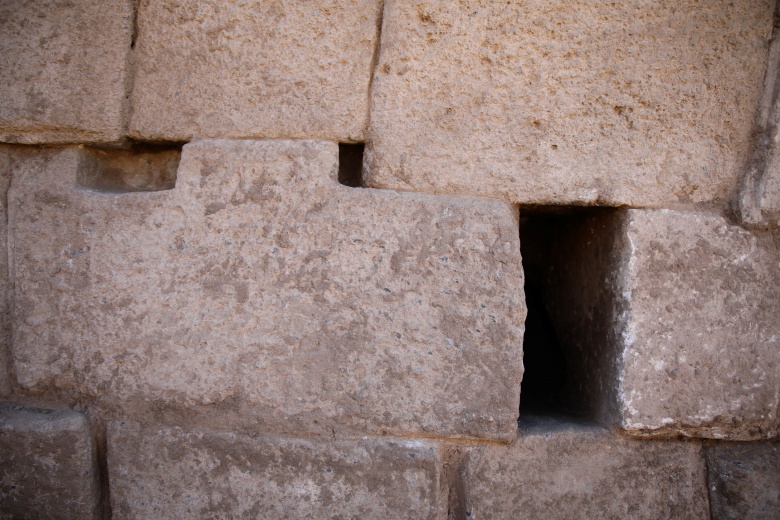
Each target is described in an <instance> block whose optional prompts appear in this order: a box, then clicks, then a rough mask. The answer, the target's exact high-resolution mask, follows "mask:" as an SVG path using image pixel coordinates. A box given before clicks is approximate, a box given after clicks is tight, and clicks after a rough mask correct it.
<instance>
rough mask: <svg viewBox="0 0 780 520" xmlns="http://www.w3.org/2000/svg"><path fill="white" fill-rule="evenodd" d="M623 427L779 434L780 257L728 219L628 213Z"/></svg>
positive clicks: (743, 436)
mask: <svg viewBox="0 0 780 520" xmlns="http://www.w3.org/2000/svg"><path fill="white" fill-rule="evenodd" d="M626 218H627V222H626V231H625V232H626V236H627V239H628V244H629V246H628V249H627V250H626V251H625V256H624V260H623V269H624V275H623V276H624V283H625V285H624V287H623V296H624V298H625V301H626V302H627V307H626V313H625V315H624V316H621V317H620V318H621V319H622V320H624V321H623V342H622V347H621V350H619V351H618V353H617V357H618V359H619V360H620V361H619V363H620V364H621V372H620V378H619V379H620V388H619V392H618V400H619V403H618V404H619V408H620V410H621V412H620V413H621V418H620V426H621V427H623V428H625V429H626V430H630V431H636V432H638V433H639V432H642V431H656V432H679V433H682V434H685V435H701V436H705V437H714V438H729V439H734V440H748V439H757V438H762V437H771V436H773V435H776V433H777V431H778V416H777V413H778V406H779V405H780V403H779V402H778V399H780V391H779V389H780V323H778V320H777V317H778V316H780V260H779V259H778V249H777V245H776V243H775V242H773V241H772V237H771V235H766V234H764V235H761V234H755V235H754V234H751V233H749V232H747V231H745V230H744V229H742V228H740V227H738V226H734V225H730V224H728V223H727V222H726V221H725V220H724V219H723V218H721V217H718V216H714V215H708V214H702V213H685V212H679V211H670V210H660V211H652V210H630V211H628V212H627V213H626Z"/></svg>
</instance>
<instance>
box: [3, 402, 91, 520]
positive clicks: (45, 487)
mask: <svg viewBox="0 0 780 520" xmlns="http://www.w3.org/2000/svg"><path fill="white" fill-rule="evenodd" d="M99 513H100V510H99V500H98V483H97V466H96V462H95V450H94V446H93V443H92V437H91V436H90V433H89V425H88V423H87V419H86V417H84V416H83V415H82V414H79V413H76V412H73V411H70V410H59V411H53V410H40V409H34V408H25V407H22V406H18V405H14V404H10V403H0V518H47V519H48V518H51V519H54V518H62V519H66V518H84V519H90V518H94V519H97V518H100V516H99Z"/></svg>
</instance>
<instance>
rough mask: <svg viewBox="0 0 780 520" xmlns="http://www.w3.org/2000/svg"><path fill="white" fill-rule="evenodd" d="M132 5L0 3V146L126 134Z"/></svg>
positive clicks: (109, 0)
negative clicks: (0, 99)
mask: <svg viewBox="0 0 780 520" xmlns="http://www.w3.org/2000/svg"><path fill="white" fill-rule="evenodd" d="M132 20H133V8H132V2H131V1H130V0H75V1H73V0H0V55H2V56H3V59H2V60H0V78H1V79H0V97H2V100H3V101H2V103H0V141H5V142H15V143H52V142H106V141H116V140H118V139H120V138H121V137H122V135H123V133H124V125H125V115H126V114H125V112H126V81H127V70H128V54H129V52H130V43H131V42H130V40H131V37H132V25H133V24H132Z"/></svg>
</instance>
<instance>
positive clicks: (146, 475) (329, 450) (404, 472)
mask: <svg viewBox="0 0 780 520" xmlns="http://www.w3.org/2000/svg"><path fill="white" fill-rule="evenodd" d="M108 446H109V448H108V449H109V455H108V458H109V461H108V463H109V474H110V475H111V501H112V512H113V515H114V518H116V519H130V518H206V517H208V518H212V517H213V518H216V517H219V518H269V519H276V518H291V519H292V518H296V519H297V518H421V519H422V518H430V519H433V518H436V517H437V516H436V512H437V505H438V491H439V464H438V456H437V454H436V451H435V449H434V448H433V446H431V445H429V444H426V443H424V442H419V441H412V440H400V439H399V440H393V439H382V440H363V441H341V442H338V441H333V442H328V441H325V442H318V441H311V440H302V439H290V438H278V437H243V436H240V435H235V434H229V433H223V434H219V433H208V432H202V431H197V430H193V431H184V430H182V429H180V428H167V429H158V430H152V429H144V428H142V427H139V426H137V425H133V424H130V423H118V424H113V425H111V426H110V428H109V438H108Z"/></svg>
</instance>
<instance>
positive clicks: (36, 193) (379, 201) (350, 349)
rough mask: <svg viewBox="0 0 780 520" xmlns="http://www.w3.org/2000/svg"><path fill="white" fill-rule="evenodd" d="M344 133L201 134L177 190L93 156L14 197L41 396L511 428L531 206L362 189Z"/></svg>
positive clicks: (49, 161)
mask: <svg viewBox="0 0 780 520" xmlns="http://www.w3.org/2000/svg"><path fill="white" fill-rule="evenodd" d="M337 149H338V147H337V145H336V144H335V143H325V142H317V141H259V142H253V141H230V140H215V141H208V140H207V141H197V142H194V143H190V144H188V145H186V146H185V147H184V152H183V156H182V158H181V162H180V165H179V170H178V178H177V181H176V187H175V189H173V190H170V191H159V192H153V193H140V194H139V193H124V194H116V193H100V192H96V191H94V190H86V189H83V188H81V187H79V186H78V185H77V184H76V182H75V179H77V178H79V174H78V171H79V169H80V168H82V167H83V165H82V163H83V162H84V161H85V154H84V152H82V151H79V150H77V149H67V150H64V151H53V152H47V153H42V154H41V155H37V156H34V157H32V158H30V160H29V161H28V162H27V163H26V164H25V165H24V167H23V168H20V169H19V171H18V174H15V176H14V179H13V182H12V188H11V190H10V192H9V197H10V199H9V208H10V222H11V224H10V228H11V229H12V230H13V231H12V238H11V241H12V244H11V251H12V254H13V262H14V270H15V276H16V286H15V290H16V310H15V320H16V323H15V335H14V341H15V344H14V351H15V368H16V375H17V379H18V384H19V385H20V387H21V388H22V389H23V390H24V391H28V392H53V393H55V394H62V395H63V396H68V395H79V396H81V398H82V399H90V398H94V399H97V400H100V401H101V402H103V403H104V404H106V405H109V406H113V407H119V408H122V409H123V410H125V412H127V413H135V414H140V415H143V414H144V413H149V414H151V415H154V416H155V417H164V416H166V415H165V414H171V415H170V416H169V417H171V418H172V420H176V421H181V424H186V423H187V421H190V420H192V419H195V418H197V417H198V416H200V420H201V421H203V423H204V424H216V425H219V426H225V427H231V428H236V429H241V428H246V429H247V431H258V430H262V431H272V432H275V433H296V432H297V433H300V432H310V433H315V434H317V433H324V434H327V435H331V434H332V433H336V434H338V433H339V432H341V431H342V430H349V429H353V430H357V431H369V432H379V433H381V432H391V433H404V434H405V433H409V432H414V433H420V434H426V435H447V436H455V437H489V438H497V439H510V438H512V437H513V436H514V435H515V432H516V424H515V421H516V419H517V410H518V403H519V389H520V378H521V374H522V365H521V358H522V354H521V352H522V332H523V320H524V316H525V306H524V302H523V299H522V292H521V288H522V284H523V279H522V273H521V264H520V253H519V251H520V249H519V237H518V231H517V230H518V227H517V216H516V214H515V210H514V209H512V208H511V207H510V206H508V205H505V204H503V203H500V202H495V201H487V200H476V199H462V198H448V197H433V196H429V195H416V194H402V193H395V192H390V191H379V190H370V189H356V188H347V187H345V186H342V185H340V184H338V183H337V181H336V178H337V174H338V172H337V170H338V151H337Z"/></svg>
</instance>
